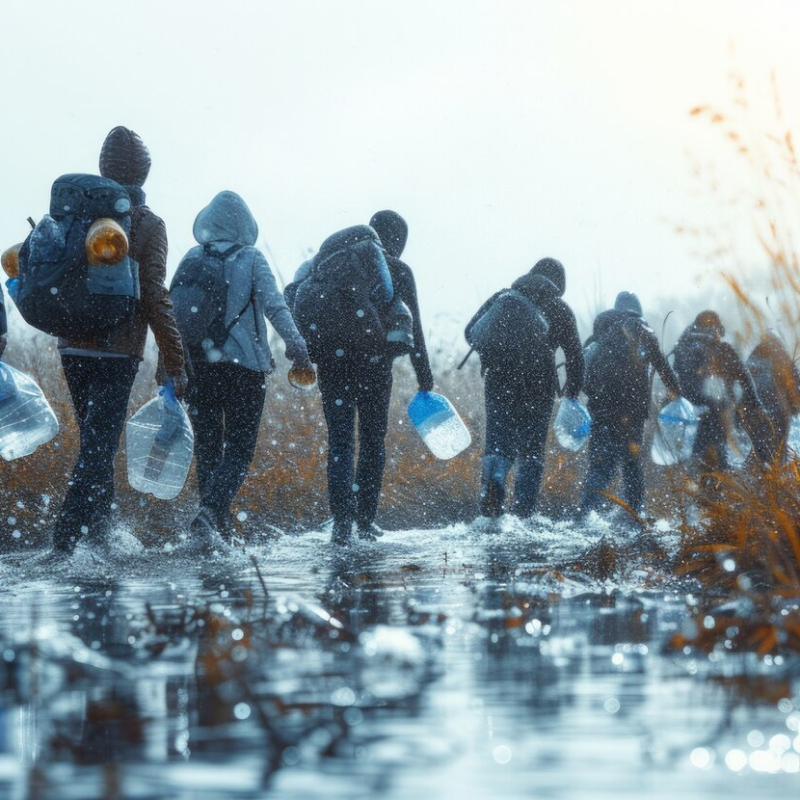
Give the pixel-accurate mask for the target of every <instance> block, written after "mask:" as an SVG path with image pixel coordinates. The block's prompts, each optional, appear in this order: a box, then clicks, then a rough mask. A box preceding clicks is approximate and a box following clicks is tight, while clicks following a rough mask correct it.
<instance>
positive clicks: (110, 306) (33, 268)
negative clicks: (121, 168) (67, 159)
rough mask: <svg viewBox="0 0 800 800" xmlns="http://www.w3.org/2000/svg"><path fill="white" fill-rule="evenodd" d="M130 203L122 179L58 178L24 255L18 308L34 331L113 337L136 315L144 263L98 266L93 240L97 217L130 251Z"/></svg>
mask: <svg viewBox="0 0 800 800" xmlns="http://www.w3.org/2000/svg"><path fill="white" fill-rule="evenodd" d="M130 212H131V199H130V196H129V195H128V192H127V191H126V190H125V189H124V188H123V187H122V186H120V185H119V184H118V183H116V181H112V180H110V179H109V178H101V177H99V176H97V175H84V174H70V175H62V176H61V177H60V178H58V179H57V180H56V181H55V183H53V187H52V189H51V192H50V213H49V214H45V216H44V217H42V219H41V220H40V221H39V223H38V224H37V225H36V227H35V228H34V229H33V231H32V232H31V233H30V234H29V236H28V238H27V239H26V240H25V242H24V243H23V245H22V248H21V249H20V253H19V286H18V289H17V294H16V304H17V307H18V308H19V311H20V313H21V314H22V317H23V319H24V320H25V321H26V322H27V323H28V324H29V325H33V327H34V328H38V329H39V330H41V331H44V332H45V333H49V334H50V335H51V336H60V337H62V338H65V339H81V338H84V337H89V338H92V337H95V336H102V335H105V334H107V333H110V332H111V331H112V330H113V329H114V328H116V327H117V326H118V325H119V324H120V323H122V322H124V321H125V320H126V319H128V318H129V317H130V316H131V315H132V314H133V313H134V311H135V310H136V306H137V303H138V300H139V265H138V263H137V262H136V261H134V260H133V259H132V258H131V257H130V255H127V254H126V255H125V256H124V257H123V258H122V260H120V261H119V262H118V263H116V264H114V265H111V266H107V265H99V266H92V265H91V264H89V259H88V256H87V247H86V239H87V233H88V232H89V229H90V227H91V226H92V224H93V223H94V222H96V221H97V220H98V219H111V220H113V221H114V222H116V223H117V224H118V225H119V226H120V227H121V228H122V230H123V231H124V233H125V236H126V238H127V239H128V245H130V233H131V217H130Z"/></svg>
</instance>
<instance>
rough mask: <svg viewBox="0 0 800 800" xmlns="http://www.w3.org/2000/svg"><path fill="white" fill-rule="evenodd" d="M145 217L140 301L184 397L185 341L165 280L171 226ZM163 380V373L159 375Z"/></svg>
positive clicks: (168, 372) (166, 368)
mask: <svg viewBox="0 0 800 800" xmlns="http://www.w3.org/2000/svg"><path fill="white" fill-rule="evenodd" d="M148 217H150V219H147V218H145V219H142V220H141V221H140V223H139V231H140V232H141V233H143V234H144V239H143V241H140V242H137V253H136V255H137V260H138V262H139V279H140V302H141V308H142V313H143V314H144V318H145V320H146V322H147V324H148V325H149V326H150V330H152V331H153V336H154V337H155V340H156V345H157V346H158V350H159V353H160V355H161V359H163V364H164V371H165V372H166V375H167V376H168V377H169V378H171V379H172V383H173V386H174V387H175V393H176V394H177V395H178V396H180V395H181V394H182V392H183V389H184V388H185V386H186V365H185V362H184V357H183V344H182V342H181V335H180V332H179V331H178V325H177V323H176V322H175V316H174V314H173V313H172V300H171V299H170V296H169V291H168V290H167V287H166V284H165V281H166V277H167V249H168V248H167V229H166V226H165V225H164V221H163V220H162V219H161V218H160V217H157V216H156V215H155V214H152V213H151V214H148ZM158 379H159V380H162V379H163V376H158Z"/></svg>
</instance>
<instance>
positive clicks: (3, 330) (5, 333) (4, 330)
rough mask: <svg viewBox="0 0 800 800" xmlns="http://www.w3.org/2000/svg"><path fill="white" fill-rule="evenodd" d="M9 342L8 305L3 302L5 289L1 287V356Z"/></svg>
mask: <svg viewBox="0 0 800 800" xmlns="http://www.w3.org/2000/svg"><path fill="white" fill-rule="evenodd" d="M7 342H8V323H7V321H6V307H5V304H4V303H3V290H2V289H0V358H2V357H3V353H4V352H5V349H6V343H7Z"/></svg>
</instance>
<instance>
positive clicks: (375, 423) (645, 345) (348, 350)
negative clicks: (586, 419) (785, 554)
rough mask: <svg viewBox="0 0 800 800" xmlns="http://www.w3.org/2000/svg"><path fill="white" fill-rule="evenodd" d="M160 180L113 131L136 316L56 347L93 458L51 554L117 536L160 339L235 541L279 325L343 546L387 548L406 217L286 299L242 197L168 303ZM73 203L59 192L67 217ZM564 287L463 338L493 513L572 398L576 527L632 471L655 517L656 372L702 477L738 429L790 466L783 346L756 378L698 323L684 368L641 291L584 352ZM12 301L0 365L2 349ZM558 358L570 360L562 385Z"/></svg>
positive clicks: (629, 495)
mask: <svg viewBox="0 0 800 800" xmlns="http://www.w3.org/2000/svg"><path fill="white" fill-rule="evenodd" d="M149 169H150V155H149V152H148V149H147V147H146V146H145V144H144V142H143V141H142V139H141V138H140V137H139V136H138V135H137V134H136V133H134V132H133V131H131V130H130V129H128V128H125V127H117V128H114V129H113V130H112V131H111V132H110V133H109V134H108V136H107V137H106V139H105V141H104V143H103V145H102V148H101V151H100V159H99V171H100V176H101V178H102V179H106V180H107V181H108V180H110V181H111V182H114V184H119V185H120V186H121V187H122V188H123V189H124V191H125V193H126V197H127V198H129V200H130V203H129V206H125V204H124V203H123V204H122V205H119V202H117V206H116V208H117V210H118V211H119V210H120V209H121V211H120V214H121V215H122V216H124V221H125V225H126V227H127V231H128V240H129V247H128V255H129V257H130V259H131V261H132V262H133V263H134V269H135V281H134V283H135V300H136V302H135V303H134V304H133V305H132V310H131V311H130V313H128V314H127V315H126V316H124V318H122V319H121V320H120V321H119V322H116V323H115V324H113V325H111V326H109V327H107V328H106V329H104V330H102V331H101V332H99V333H98V332H97V331H96V330H93V329H91V328H90V327H88V326H87V328H86V331H85V332H84V331H82V330H77V332H70V333H69V335H66V336H65V335H61V336H60V338H59V342H58V349H59V353H60V356H61V363H62V366H63V370H64V375H65V378H66V381H67V385H68V388H69V392H70V396H71V398H72V402H73V405H74V409H75V415H76V419H77V423H78V427H79V430H80V451H79V454H78V459H77V462H76V464H75V467H74V469H73V472H72V475H71V477H70V479H69V482H68V487H67V492H66V495H65V497H64V500H63V504H62V506H61V509H60V511H59V513H58V516H57V519H56V523H55V527H54V531H53V547H54V549H55V550H58V551H63V552H71V551H72V550H73V549H74V548H75V546H76V545H77V543H78V542H79V541H80V540H81V539H82V538H83V537H85V536H92V537H100V538H102V537H103V536H105V535H106V534H107V531H108V528H109V525H110V518H111V509H112V503H113V496H114V457H115V454H116V452H117V450H118V448H119V441H120V435H121V433H122V428H123V425H124V422H125V418H126V414H127V407H128V401H129V397H130V393H131V389H132V385H133V381H134V378H135V376H136V372H137V370H138V366H139V363H140V362H141V360H142V357H143V353H144V345H145V339H146V335H147V330H148V328H149V329H150V330H152V331H153V334H154V337H155V341H156V344H157V347H158V350H159V354H160V356H159V365H158V370H157V381H158V382H159V383H161V384H165V383H167V382H171V384H172V387H173V388H174V391H175V394H176V395H177V396H178V397H179V398H183V400H184V402H185V403H186V404H187V405H188V408H189V415H190V419H191V421H192V425H193V428H194V433H195V465H196V474H197V482H198V489H199V495H200V509H199V512H198V514H197V516H196V517H195V519H194V521H193V522H192V526H191V527H192V531H193V532H195V533H197V534H203V535H205V534H209V533H212V532H217V533H219V534H220V535H221V536H222V537H223V538H229V537H230V536H231V535H232V530H233V525H232V520H231V507H232V503H233V501H234V498H235V497H236V494H237V493H238V491H239V490H240V488H241V486H242V485H243V482H244V480H245V478H246V476H247V473H248V470H249V467H250V464H251V461H252V459H253V455H254V452H255V446H256V439H257V435H258V429H259V422H260V418H261V413H262V407H263V404H264V400H265V394H266V376H267V375H268V374H269V372H270V371H271V370H272V369H273V366H274V362H273V359H272V354H271V352H270V346H269V336H268V331H267V327H266V322H265V320H268V321H269V322H270V324H271V325H272V327H273V328H274V329H275V331H276V332H277V333H278V335H279V336H280V338H281V339H282V340H283V342H284V345H285V348H286V356H287V358H288V359H289V360H290V361H291V362H292V364H293V368H292V372H293V373H294V374H295V375H298V376H305V380H304V381H301V383H303V382H304V383H306V384H307V383H312V384H313V380H314V367H316V378H317V385H318V388H319V392H320V394H321V399H322V408H323V412H324V416H325V421H326V424H327V432H328V451H327V483H328V497H329V503H330V510H331V513H332V516H333V541H334V542H336V543H339V544H346V543H347V542H348V541H350V540H351V538H352V537H353V535H354V533H355V535H357V536H359V537H361V538H363V539H375V538H376V537H377V536H380V535H381V534H382V531H381V529H380V528H379V527H378V526H377V525H376V523H375V519H376V514H377V509H378V502H379V498H380V492H381V482H382V478H383V472H384V466H385V461H386V450H385V437H386V433H387V428H388V415H389V401H390V396H391V390H392V364H393V361H394V360H395V359H396V358H397V357H399V356H402V355H405V354H408V355H409V356H410V359H411V364H412V366H413V368H414V371H415V373H416V379H417V382H418V384H419V388H420V390H422V391H426V392H427V391H431V390H432V389H433V385H434V378H433V374H432V371H431V366H430V360H429V358H428V353H427V350H426V346H425V337H424V333H423V327H422V323H421V319H420V312H419V304H418V301H417V292H416V286H415V281H414V275H413V272H412V270H411V269H410V267H409V266H408V265H407V264H406V263H405V262H404V261H403V260H402V259H401V256H402V254H403V250H404V248H405V244H406V241H407V238H408V226H407V225H406V223H405V221H404V220H403V218H402V217H401V216H400V215H399V214H397V213H395V212H394V211H388V210H384V211H378V212H377V213H376V214H374V215H373V217H372V218H371V219H370V220H369V224H368V225H355V226H353V227H352V228H348V229H346V230H344V231H340V232H338V233H336V234H334V235H333V236H331V237H330V238H329V239H328V240H326V241H325V242H324V243H323V244H322V246H321V247H320V250H319V252H318V253H317V255H316V256H315V257H314V258H312V259H310V260H309V261H307V262H306V263H305V264H303V265H302V266H301V267H300V268H299V269H298V271H297V274H296V275H295V276H294V280H293V281H292V283H291V284H289V285H288V286H287V287H286V289H285V290H284V291H283V292H281V290H280V289H279V287H278V285H277V283H276V280H275V277H274V275H273V273H272V271H271V269H270V267H269V264H268V263H267V261H266V259H265V257H264V256H263V254H262V253H261V252H260V251H259V250H258V249H257V248H256V247H255V244H256V240H257V236H258V226H257V223H256V221H255V219H254V218H253V215H252V214H251V212H250V210H249V209H248V207H247V205H246V203H245V202H244V200H243V199H242V198H241V197H240V196H239V195H237V194H236V193H234V192H230V191H223V192H220V193H219V194H218V195H217V196H216V197H214V198H213V199H212V201H211V202H210V203H209V205H207V206H206V207H205V208H204V209H202V210H201V211H200V213H199V214H198V215H197V218H196V220H195V223H194V230H193V232H194V236H195V239H196V240H197V243H198V244H197V246H196V247H195V248H193V249H192V250H191V251H190V252H189V253H187V254H186V256H185V257H184V258H183V259H182V261H181V263H180V264H179V266H178V269H177V271H176V273H175V276H174V278H173V280H172V285H171V289H170V290H168V289H167V286H166V282H165V281H166V261H167V237H166V228H165V225H164V222H163V220H162V219H161V218H160V217H158V216H157V215H156V214H155V213H154V212H153V211H151V210H150V208H149V207H148V206H147V205H146V204H145V196H144V192H143V189H142V186H143V184H144V182H145V180H146V178H147V176H148V172H149ZM65 177H66V178H69V177H71V176H65ZM79 177H80V176H79ZM98 180H100V179H98ZM104 186H105V184H104ZM106 188H107V186H106ZM86 194H87V195H88V194H90V192H89V191H88V190H87V192H86ZM55 196H56V192H55V187H54V195H53V198H51V217H53V218H54V219H56V220H59V221H61V222H62V224H63V220H64V219H66V220H67V224H68V226H69V225H74V224H76V223H75V222H74V221H73V217H75V218H77V216H78V212H77V211H76V210H75V208H74V207H70V206H69V205H68V204H66V203H64V204H63V205H62V206H60V207H58V208H57V207H56V206H57V203H56V200H55V199H54V198H55ZM64 196H65V195H64V193H63V190H60V193H59V194H58V202H62V201H63V197H64ZM70 197H72V195H70ZM70 202H74V201H70ZM54 204H55V205H54ZM59 208H60V211H59ZM59 215H60V216H59ZM46 219H47V218H46ZM51 222H52V219H51ZM41 225H42V223H40V224H39V225H37V227H36V228H35V229H34V231H33V233H32V234H31V236H30V237H29V241H28V242H26V244H25V245H23V248H22V250H21V251H20V259H21V263H22V262H24V261H25V260H26V259H27V261H28V262H30V270H31V274H32V273H33V268H34V267H35V266H36V264H35V262H36V259H37V257H39V256H38V253H39V252H40V251H42V245H41V243H40V242H39V240H37V236H39V238H40V239H41V238H42V236H44V233H37V231H39V229H40V226H41ZM68 240H69V235H67V241H68ZM37 242H38V243H37ZM53 258H54V257H51V260H52V259H53ZM89 270H90V271H91V267H89ZM90 277H91V276H90ZM29 283H30V279H29ZM565 288H566V274H565V270H564V267H563V265H562V264H561V263H560V262H559V261H557V260H556V259H554V258H543V259H541V260H540V261H538V262H537V263H536V264H535V265H534V266H533V268H532V269H530V270H529V271H528V272H526V273H525V274H524V275H522V276H520V277H519V278H518V279H517V280H516V281H515V282H514V283H513V284H512V286H511V287H510V288H508V289H504V290H501V291H500V292H498V293H497V294H495V295H494V296H492V297H491V298H490V299H489V300H487V301H486V303H484V304H483V306H482V307H481V308H480V309H479V310H478V312H477V313H476V314H475V315H474V316H473V318H472V319H471V320H470V322H469V324H468V325H467V327H466V331H465V335H466V338H467V341H468V342H469V343H470V344H471V345H472V347H473V348H474V349H475V350H476V351H477V352H478V355H479V356H480V358H481V373H482V375H483V378H484V386H485V408H486V435H485V453H484V456H483V462H482V470H481V482H480V494H479V508H480V513H481V514H482V515H484V516H487V517H494V516H498V515H500V514H502V513H503V512H504V511H505V510H506V507H507V504H506V482H507V476H508V474H509V472H510V471H511V470H512V468H514V467H515V468H516V476H515V483H514V499H513V504H511V505H510V506H509V510H510V511H511V512H512V513H515V514H517V515H519V516H522V517H528V516H530V515H531V514H533V513H534V512H535V511H536V508H537V498H538V494H539V488H540V484H541V480H542V475H543V469H544V462H545V445H546V440H547V434H548V429H549V425H550V420H551V416H552V412H553V406H554V403H555V400H556V398H557V397H558V396H559V395H563V396H564V397H567V398H571V399H576V398H577V397H578V395H579V394H580V393H581V391H583V392H584V393H585V394H586V397H587V407H588V411H589V413H590V415H591V418H592V427H591V434H590V439H589V449H588V467H587V473H586V476H585V479H584V481H583V486H582V491H581V498H580V514H581V515H584V516H585V515H587V514H589V513H590V512H592V511H602V510H603V509H604V508H605V507H608V505H609V490H610V488H611V485H612V483H613V481H614V479H615V476H616V473H617V470H618V469H621V473H622V492H621V493H620V496H621V499H622V500H623V501H624V503H625V504H626V505H627V507H628V508H629V509H630V511H632V512H633V513H634V514H636V515H641V514H642V513H643V511H644V508H645V482H644V476H643V441H644V428H645V422H646V420H647V417H648V415H649V410H650V405H651V390H652V372H653V370H655V372H657V373H658V374H659V376H660V377H661V379H662V381H663V383H664V386H665V388H666V390H667V392H668V393H669V394H670V395H672V396H678V395H682V396H684V397H686V398H687V399H688V400H689V401H691V402H692V403H693V404H695V405H696V406H699V407H701V408H702V410H703V413H702V417H701V420H700V423H699V431H698V435H697V439H696V442H695V447H694V453H695V457H696V461H697V465H698V468H699V469H700V470H702V471H704V472H709V471H715V470H722V469H726V468H727V463H726V440H727V437H728V435H729V432H730V428H731V422H732V415H733V414H738V415H739V416H740V418H741V422H742V424H743V426H744V427H745V429H746V430H747V431H748V433H749V435H750V438H751V439H752V442H753V447H754V451H755V452H756V453H757V456H758V459H759V460H760V461H761V462H762V463H775V462H776V461H780V460H781V459H782V458H783V451H784V447H785V443H786V438H787V433H788V428H789V419H790V417H791V416H792V415H793V414H795V413H797V412H798V411H800V388H799V387H800V378H798V374H797V371H796V369H795V365H794V363H793V360H792V358H791V357H790V356H789V354H788V353H787V352H786V349H785V348H784V347H783V345H782V344H781V342H780V339H779V338H778V337H777V336H776V335H774V334H767V335H765V336H764V338H763V340H762V341H761V342H760V343H759V345H758V346H757V347H756V348H755V350H754V351H753V353H752V355H751V356H750V358H749V359H748V360H747V363H744V362H743V361H742V359H741V358H740V357H739V356H738V354H737V353H736V351H735V350H734V348H733V347H732V346H731V345H730V344H728V343H727V342H725V341H724V340H723V336H724V333H725V330H724V327H723V325H722V323H721V321H720V318H719V316H718V315H717V314H716V313H715V312H713V311H703V312H702V313H700V314H699V315H698V316H697V318H696V319H695V320H694V322H693V323H692V324H691V325H690V326H689V327H688V328H687V329H686V331H684V332H683V334H682V335H681V337H680V339H679V340H678V343H677V345H676V346H675V349H674V361H673V365H670V363H669V361H668V360H667V358H666V357H665V355H664V353H663V352H662V350H661V347H660V346H659V343H658V340H657V337H656V336H655V334H654V332H653V331H652V330H651V328H650V327H649V326H648V325H647V323H646V321H645V319H644V317H643V313H642V308H641V305H640V303H639V300H638V298H637V297H636V295H635V294H632V293H630V292H620V294H619V295H618V297H617V299H616V302H615V304H614V308H613V309H610V310H607V311H604V312H602V313H601V314H600V315H599V316H598V317H597V318H596V320H595V322H594V328H593V332H592V335H591V336H590V338H589V339H588V341H587V342H585V343H584V344H582V343H581V340H580V336H579V333H578V327H577V324H576V319H575V315H574V313H573V311H572V310H571V309H570V307H569V306H568V305H567V303H566V302H565V301H564V300H563V295H564V291H565ZM103 291H106V292H109V293H111V294H113V293H114V291H115V290H114V289H113V288H112V289H108V288H106V289H104V290H103ZM67 294H68V293H67V292H62V295H63V296H65V297H66V295H67ZM1 298H2V295H0V357H2V354H3V349H4V348H5V344H6V340H7V328H6V315H5V309H4V307H3V305H2V301H1ZM20 308H21V310H22V308H23V306H22V305H21V304H20ZM23 316H25V313H24V312H23ZM84 317H85V318H88V317H87V315H86V314H84ZM72 330H73V328H70V331H72ZM558 350H561V351H562V352H563V356H564V359H565V368H566V380H565V382H564V385H563V388H561V385H560V381H559V376H558V369H557V365H556V352H557V351H558ZM290 375H291V373H290ZM309 376H310V378H309ZM737 386H738V387H739V388H738V389H737V388H736V387H737ZM737 398H738V401H737ZM356 430H357V434H358V435H357V436H356ZM356 440H358V448H356ZM356 451H357V452H358V457H357V458H356ZM354 529H355V530H354Z"/></svg>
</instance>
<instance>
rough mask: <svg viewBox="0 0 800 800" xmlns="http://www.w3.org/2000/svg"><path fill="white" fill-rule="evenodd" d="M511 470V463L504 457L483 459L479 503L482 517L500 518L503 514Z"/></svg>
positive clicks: (485, 457)
mask: <svg viewBox="0 0 800 800" xmlns="http://www.w3.org/2000/svg"><path fill="white" fill-rule="evenodd" d="M510 469H511V462H510V461H509V460H508V459H507V458H503V456H497V455H490V456H484V457H483V469H482V471H481V494H480V502H479V507H480V512H481V515H482V516H484V517H499V516H500V515H501V514H502V513H503V501H504V500H505V498H506V475H508V471H509V470H510Z"/></svg>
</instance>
